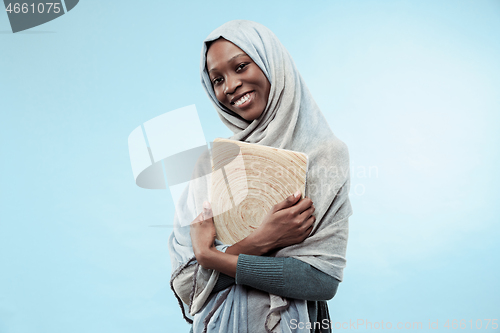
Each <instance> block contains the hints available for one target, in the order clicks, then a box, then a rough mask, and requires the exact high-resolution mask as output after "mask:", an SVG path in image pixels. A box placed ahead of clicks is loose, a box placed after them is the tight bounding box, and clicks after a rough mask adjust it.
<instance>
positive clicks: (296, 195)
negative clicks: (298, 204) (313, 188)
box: [294, 190, 300, 198]
mask: <svg viewBox="0 0 500 333" xmlns="http://www.w3.org/2000/svg"><path fill="white" fill-rule="evenodd" d="M294 196H295V197H296V198H298V197H300V190H297V192H295V194H294Z"/></svg>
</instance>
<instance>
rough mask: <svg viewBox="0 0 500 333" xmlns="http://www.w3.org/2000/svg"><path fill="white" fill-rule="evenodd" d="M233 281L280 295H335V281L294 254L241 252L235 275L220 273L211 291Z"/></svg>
mask: <svg viewBox="0 0 500 333" xmlns="http://www.w3.org/2000/svg"><path fill="white" fill-rule="evenodd" d="M234 283H237V284H243V285H247V286H250V287H253V288H255V289H259V290H262V291H265V292H268V293H270V294H274V295H278V296H282V297H290V298H296V299H305V300H309V301H323V300H329V299H331V298H333V297H334V296H335V293H336V292H337V288H338V284H339V281H338V280H337V279H335V278H333V277H331V276H329V275H327V274H325V273H323V272H321V271H319V270H317V269H316V268H314V267H312V266H311V265H309V264H307V263H305V262H303V261H300V260H298V259H295V258H276V257H260V258H259V257H255V256H244V255H241V256H239V258H238V263H237V269H236V279H234V278H232V277H230V276H227V275H225V274H221V275H220V276H219V280H218V281H217V284H216V287H215V288H214V291H213V292H219V291H221V290H223V289H225V288H227V287H229V286H231V285H232V284H234Z"/></svg>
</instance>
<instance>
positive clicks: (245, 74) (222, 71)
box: [207, 38, 271, 121]
mask: <svg viewBox="0 0 500 333" xmlns="http://www.w3.org/2000/svg"><path fill="white" fill-rule="evenodd" d="M207 71H208V73H209V76H210V81H211V82H212V86H213V89H214V91H215V95H216V96H217V99H218V100H219V102H221V103H222V104H223V105H224V106H225V107H227V108H228V109H229V110H231V111H233V112H235V113H236V114H238V115H240V116H241V117H242V118H243V119H245V120H248V121H252V120H255V119H257V118H259V117H260V115H261V114H262V112H263V111H264V108H265V107H266V104H267V99H268V98H269V91H270V90H271V84H270V83H269V80H268V79H267V77H266V76H265V75H264V73H263V72H262V70H261V69H260V68H259V66H257V64H255V63H254V62H253V60H252V58H250V57H249V56H248V55H247V54H246V53H245V52H243V51H242V50H241V49H240V48H239V47H237V46H236V45H234V44H233V43H231V42H229V41H227V40H225V39H223V38H219V39H217V40H216V41H214V42H213V43H211V45H210V46H209V49H208V52H207Z"/></svg>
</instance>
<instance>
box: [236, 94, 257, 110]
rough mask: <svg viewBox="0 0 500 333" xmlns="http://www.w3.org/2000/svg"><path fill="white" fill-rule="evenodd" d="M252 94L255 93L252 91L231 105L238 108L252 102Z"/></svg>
mask: <svg viewBox="0 0 500 333" xmlns="http://www.w3.org/2000/svg"><path fill="white" fill-rule="evenodd" d="M254 94H255V93H254V92H253V91H251V92H247V93H246V94H245V95H243V96H241V97H240V98H238V100H236V101H235V102H234V103H233V105H234V106H236V107H238V108H240V107H244V106H246V105H248V104H249V103H250V102H251V101H252V99H253V96H254Z"/></svg>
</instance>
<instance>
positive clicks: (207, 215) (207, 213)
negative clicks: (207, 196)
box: [202, 201, 213, 220]
mask: <svg viewBox="0 0 500 333" xmlns="http://www.w3.org/2000/svg"><path fill="white" fill-rule="evenodd" d="M202 214H203V220H208V219H211V218H212V217H213V213H212V206H211V205H210V202H208V201H205V202H204V203H203V213H202Z"/></svg>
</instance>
